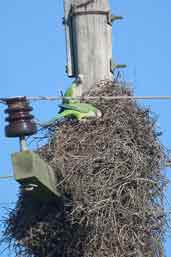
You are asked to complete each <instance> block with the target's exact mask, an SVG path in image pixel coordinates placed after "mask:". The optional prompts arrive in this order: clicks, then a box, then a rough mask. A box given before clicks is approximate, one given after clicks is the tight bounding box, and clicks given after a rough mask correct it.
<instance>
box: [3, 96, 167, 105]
mask: <svg viewBox="0 0 171 257" xmlns="http://www.w3.org/2000/svg"><path fill="white" fill-rule="evenodd" d="M10 98H15V97H10ZM26 98H27V100H30V101H59V100H96V99H99V100H109V101H110V100H127V99H128V100H171V95H169V96H167V95H165V96H128V95H121V96H105V95H104V96H80V97H65V96H28V97H26ZM6 99H9V98H0V103H1V104H6Z"/></svg>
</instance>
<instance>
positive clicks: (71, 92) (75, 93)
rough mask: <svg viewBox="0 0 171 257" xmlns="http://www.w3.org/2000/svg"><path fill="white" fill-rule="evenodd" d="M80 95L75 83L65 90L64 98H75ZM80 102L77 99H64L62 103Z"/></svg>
mask: <svg viewBox="0 0 171 257" xmlns="http://www.w3.org/2000/svg"><path fill="white" fill-rule="evenodd" d="M79 95H80V87H79V86H78V84H77V83H76V81H75V82H73V83H72V84H71V86H70V87H69V88H68V89H67V90H66V92H65V94H64V97H77V96H79ZM78 102H80V101H79V100H77V99H64V100H63V103H67V104H69V103H78Z"/></svg>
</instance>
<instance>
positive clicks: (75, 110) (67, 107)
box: [42, 102, 102, 127]
mask: <svg viewBox="0 0 171 257" xmlns="http://www.w3.org/2000/svg"><path fill="white" fill-rule="evenodd" d="M60 107H61V108H62V111H60V112H59V113H58V114H57V115H56V116H55V117H54V118H53V119H52V120H50V121H48V122H47V123H44V124H42V127H48V126H51V125H52V124H54V123H55V122H57V121H60V120H62V119H64V118H68V117H73V118H75V119H76V120H78V121H86V120H87V119H88V118H100V117H101V116H102V114H101V111H100V110H98V109H97V108H96V107H94V106H93V105H91V104H87V103H80V102H75V103H69V104H62V105H60Z"/></svg>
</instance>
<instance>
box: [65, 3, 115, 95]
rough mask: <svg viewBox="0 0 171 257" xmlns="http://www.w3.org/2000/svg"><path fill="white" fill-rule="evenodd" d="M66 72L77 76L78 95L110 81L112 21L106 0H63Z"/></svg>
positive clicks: (111, 76)
mask: <svg viewBox="0 0 171 257" xmlns="http://www.w3.org/2000/svg"><path fill="white" fill-rule="evenodd" d="M64 7H65V17H64V25H65V31H66V47H67V74H68V76H69V77H75V78H76V79H80V81H81V83H80V84H79V85H80V91H79V92H80V93H79V94H80V95H81V94H82V93H84V92H86V91H88V90H89V89H90V88H91V87H92V86H93V85H94V84H95V83H96V82H98V81H100V80H104V79H109V80H112V78H113V74H112V69H111V63H112V21H113V20H115V19H118V18H119V17H114V16H112V15H111V11H110V7H109V3H108V0H64Z"/></svg>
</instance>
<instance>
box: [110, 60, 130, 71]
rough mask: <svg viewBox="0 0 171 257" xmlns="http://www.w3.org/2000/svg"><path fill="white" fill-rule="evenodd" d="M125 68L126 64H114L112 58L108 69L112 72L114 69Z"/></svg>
mask: <svg viewBox="0 0 171 257" xmlns="http://www.w3.org/2000/svg"><path fill="white" fill-rule="evenodd" d="M124 68H127V65H126V64H116V63H113V62H112V60H111V61H110V71H111V72H112V73H113V71H114V70H115V69H124Z"/></svg>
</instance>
